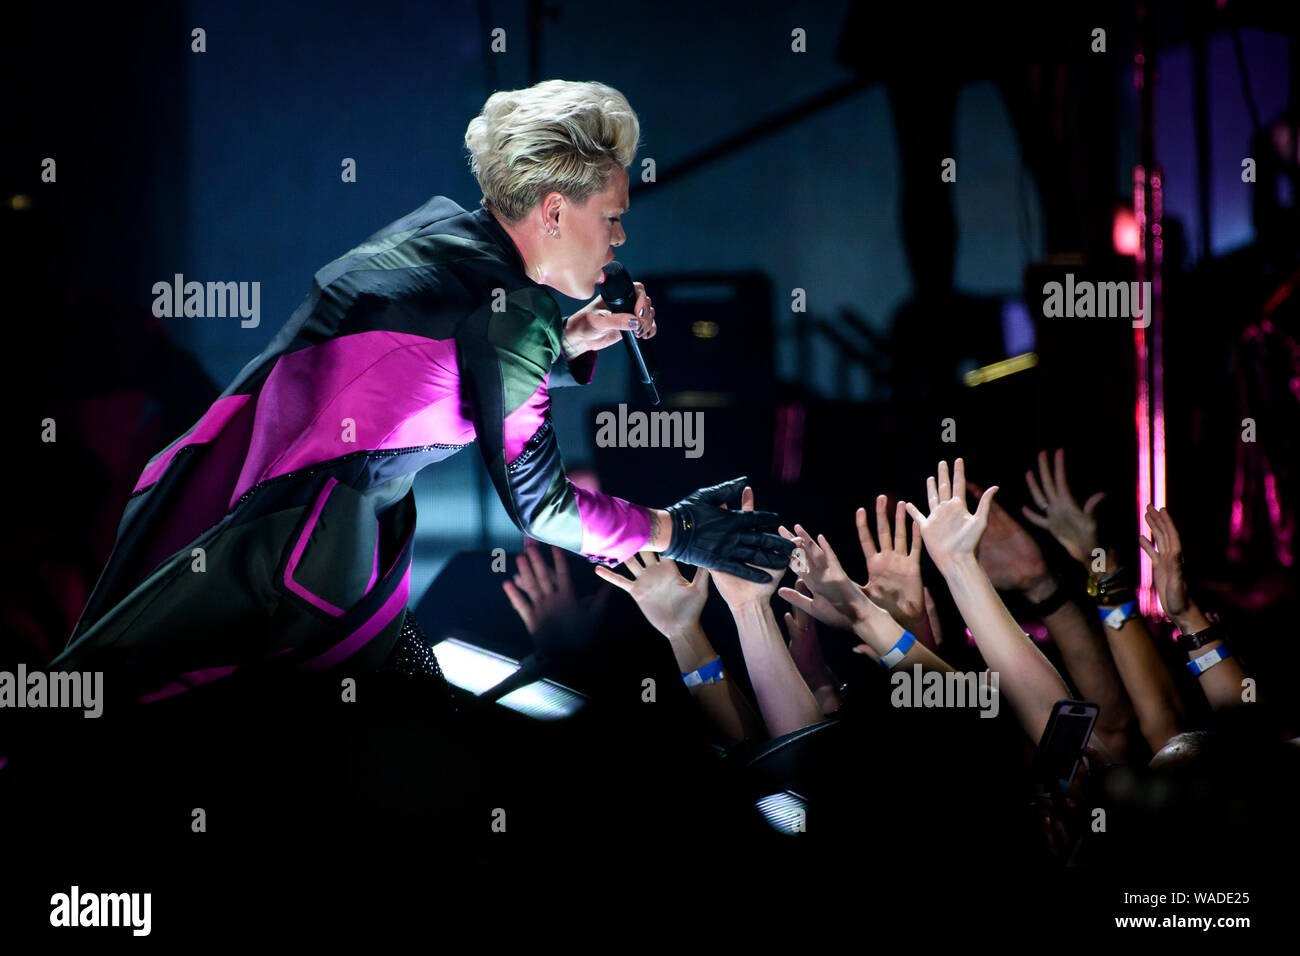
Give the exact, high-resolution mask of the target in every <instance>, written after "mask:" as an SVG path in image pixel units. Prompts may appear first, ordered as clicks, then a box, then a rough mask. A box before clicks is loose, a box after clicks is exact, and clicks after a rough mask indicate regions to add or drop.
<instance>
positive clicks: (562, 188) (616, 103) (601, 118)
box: [465, 80, 641, 222]
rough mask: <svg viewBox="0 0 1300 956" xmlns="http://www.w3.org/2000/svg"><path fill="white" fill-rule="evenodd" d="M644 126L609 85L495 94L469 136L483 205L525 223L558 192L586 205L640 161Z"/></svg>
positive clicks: (548, 86)
mask: <svg viewBox="0 0 1300 956" xmlns="http://www.w3.org/2000/svg"><path fill="white" fill-rule="evenodd" d="M640 135H641V124H640V122H639V121H638V120H637V117H636V113H635V112H633V110H632V107H631V105H629V103H628V101H627V98H626V97H625V96H623V94H622V93H620V92H619V91H618V90H616V89H614V88H613V87H610V86H606V85H605V84H604V83H594V82H587V83H579V82H574V81H570V80H546V81H544V82H542V83H538V84H537V85H536V86H530V87H529V88H528V89H525V90H503V91H498V92H496V93H493V94H492V95H491V96H489V97H488V100H487V102H486V103H484V104H483V112H482V113H480V114H479V115H478V116H476V117H474V119H472V120H470V124H469V127H468V128H467V129H466V130H465V146H466V147H467V148H468V149H469V168H470V172H472V173H473V174H474V178H475V179H477V180H478V184H479V188H480V189H482V190H483V198H482V199H481V200H480V201H479V204H480V205H482V206H484V207H486V208H489V209H494V210H495V211H496V212H498V213H500V214H501V215H502V216H503V217H505V219H506V220H507V221H509V222H518V221H519V220H520V219H522V218H523V217H524V216H525V215H527V214H528V212H529V211H530V210H531V209H532V208H533V207H534V206H536V205H537V203H538V202H540V201H541V199H542V197H543V196H546V195H547V194H548V193H551V192H553V191H556V190H558V191H559V192H561V193H563V194H564V196H565V197H566V198H568V199H569V200H570V201H571V202H574V203H582V202H585V201H586V200H587V199H588V198H590V197H591V196H594V195H595V194H596V193H599V192H602V191H603V190H604V189H605V187H606V186H607V185H608V184H609V177H610V176H611V175H612V174H613V172H614V170H615V169H616V168H617V167H616V166H615V164H616V163H617V164H618V165H620V166H623V167H627V166H630V165H631V164H632V157H633V156H635V155H636V144H637V138H638V137H639V136H640Z"/></svg>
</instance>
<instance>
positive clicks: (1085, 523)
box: [1024, 449, 1183, 753]
mask: <svg viewBox="0 0 1300 956" xmlns="http://www.w3.org/2000/svg"><path fill="white" fill-rule="evenodd" d="M1038 472H1039V476H1040V479H1041V485H1040V483H1039V480H1037V479H1035V478H1034V474H1033V472H1032V471H1027V472H1025V483H1026V484H1027V485H1028V486H1029V494H1030V495H1031V496H1032V497H1033V499H1034V501H1035V502H1036V503H1037V504H1038V506H1039V507H1040V508H1042V509H1043V511H1044V513H1043V514H1041V515H1040V514H1037V513H1035V512H1033V511H1031V510H1030V509H1029V508H1025V509H1024V514H1025V517H1026V518H1028V519H1029V521H1030V522H1031V523H1033V524H1035V525H1038V526H1039V527H1041V528H1046V529H1048V530H1049V531H1050V532H1051V533H1052V536H1053V537H1055V538H1056V540H1057V541H1058V542H1060V544H1061V546H1062V547H1063V548H1065V550H1066V551H1067V552H1069V554H1070V556H1071V557H1073V558H1074V559H1075V560H1077V561H1079V562H1080V563H1081V564H1083V565H1084V566H1085V567H1087V568H1088V569H1089V573H1090V582H1091V584H1090V592H1091V593H1093V594H1094V601H1095V603H1096V604H1097V609H1098V611H1100V615H1099V623H1100V625H1101V630H1102V631H1103V632H1104V633H1105V635H1106V642H1107V645H1108V646H1109V648H1110V655H1111V659H1112V660H1113V661H1114V662H1115V668H1116V670H1117V671H1118V672H1119V676H1120V680H1121V681H1122V682H1123V684H1124V688H1125V690H1127V692H1128V695H1129V697H1130V699H1131V701H1132V707H1133V710H1134V711H1135V712H1136V714H1137V719H1138V726H1139V727H1140V728H1141V730H1142V736H1143V737H1144V738H1145V739H1146V741H1147V744H1148V746H1150V748H1151V750H1152V752H1153V753H1154V752H1156V751H1158V750H1159V749H1160V748H1161V747H1163V746H1164V745H1165V742H1166V741H1168V740H1169V738H1170V737H1172V736H1174V735H1175V734H1177V733H1178V732H1179V730H1180V729H1181V724H1182V719H1183V701H1182V698H1181V697H1180V696H1179V693H1178V688H1177V685H1176V684H1175V683H1174V679H1173V675H1172V674H1170V673H1169V669H1168V668H1167V667H1166V666H1165V663H1164V661H1163V659H1161V657H1160V651H1159V650H1158V649H1157V647H1156V644H1155V640H1154V638H1153V637H1152V634H1151V631H1150V630H1149V629H1148V628H1147V625H1146V621H1145V620H1144V619H1143V617H1142V615H1141V613H1140V612H1139V609H1138V603H1137V595H1136V593H1135V592H1134V591H1133V588H1132V587H1131V586H1128V587H1125V586H1124V582H1125V581H1127V580H1128V579H1130V578H1132V574H1131V573H1129V572H1128V571H1126V570H1125V569H1124V568H1123V567H1122V566H1121V563H1120V560H1119V557H1118V555H1117V553H1116V551H1115V550H1114V549H1112V548H1105V547H1103V546H1102V545H1101V542H1100V540H1099V538H1098V535H1097V521H1096V519H1095V518H1094V516H1093V511H1094V510H1095V509H1096V507H1097V504H1098V503H1099V502H1100V501H1101V500H1102V499H1103V498H1105V493H1104V492H1100V491H1099V492H1096V493H1095V494H1093V495H1091V496H1090V497H1089V498H1088V500H1087V502H1086V503H1085V504H1084V506H1083V507H1082V508H1080V507H1079V505H1078V503H1077V501H1076V499H1075V497H1074V495H1073V494H1072V493H1071V492H1070V486H1069V483H1068V481H1067V478H1066V474H1065V450H1064V449H1057V451H1056V455H1055V460H1054V467H1053V469H1052V470H1050V471H1049V470H1048V467H1047V452H1046V451H1045V450H1044V451H1040V452H1039V453H1038ZM1098 551H1102V552H1103V556H1099V555H1098V554H1097V552H1098ZM1099 557H1100V560H1099ZM1038 600H1042V599H1041V598H1039V599H1038ZM1043 620H1044V623H1047V624H1048V629H1049V630H1051V629H1052V623H1053V622H1049V621H1048V617H1047V616H1044V619H1043ZM1052 636H1053V637H1054V638H1056V632H1055V631H1054V630H1053V635H1052ZM1058 643H1060V640H1059V639H1058ZM1062 650H1064V647H1063V648H1062ZM1066 667H1067V669H1068V670H1069V671H1070V674H1071V676H1073V677H1075V679H1076V682H1079V677H1078V675H1077V674H1076V670H1075V667H1074V665H1073V663H1071V662H1070V661H1069V660H1068V659H1067V661H1066ZM1093 693H1096V692H1095V691H1094V692H1093ZM1087 695H1088V692H1085V696H1087ZM1090 699H1092V700H1096V701H1097V702H1098V703H1099V704H1101V703H1102V701H1101V698H1100V697H1091V698H1090ZM1102 707H1103V710H1102V714H1101V716H1100V717H1099V719H1098V728H1099V732H1100V733H1102V734H1103V736H1104V735H1105V730H1106V728H1107V727H1110V726H1113V725H1112V724H1111V723H1110V722H1108V721H1106V720H1105V716H1106V709H1105V706H1104V705H1102ZM1107 742H1108V745H1110V746H1111V749H1112V750H1115V749H1116V747H1117V745H1118V741H1110V740H1108V741H1107Z"/></svg>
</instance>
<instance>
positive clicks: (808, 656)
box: [785, 581, 843, 714]
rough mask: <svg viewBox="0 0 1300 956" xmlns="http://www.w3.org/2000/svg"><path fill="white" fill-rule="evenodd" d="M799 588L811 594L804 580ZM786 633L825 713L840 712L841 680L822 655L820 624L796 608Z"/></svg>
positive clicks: (787, 616)
mask: <svg viewBox="0 0 1300 956" xmlns="http://www.w3.org/2000/svg"><path fill="white" fill-rule="evenodd" d="M795 588H796V589H797V590H798V591H799V593H801V594H806V595H807V594H809V592H808V586H807V585H806V584H804V583H803V582H802V581H796V582H795ZM785 631H786V633H787V634H789V635H790V656H791V657H792V658H793V659H794V664H795V667H797V668H799V673H800V674H802V675H803V679H804V683H806V684H807V685H808V687H809V689H810V690H811V691H812V692H813V696H814V697H816V698H817V703H818V704H820V705H821V709H822V713H823V714H830V713H832V712H834V711H836V710H839V709H840V705H841V704H842V703H843V700H842V699H841V698H840V692H839V686H840V685H839V681H837V680H836V679H835V675H834V674H832V673H831V670H830V668H828V667H827V666H826V659H825V658H824V657H823V656H822V648H821V637H820V635H819V634H818V633H817V622H816V621H815V620H813V618H812V615H810V614H808V612H807V611H803V610H800V609H799V608H796V609H795V610H794V613H793V614H792V613H791V612H789V611H786V612H785Z"/></svg>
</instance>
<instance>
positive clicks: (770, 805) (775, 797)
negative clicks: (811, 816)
mask: <svg viewBox="0 0 1300 956" xmlns="http://www.w3.org/2000/svg"><path fill="white" fill-rule="evenodd" d="M754 806H755V807H757V808H758V812H759V813H761V814H763V819H764V820H766V821H767V825H768V826H770V827H771V828H772V829H773V830H776V831H777V832H779V833H792V834H793V833H803V832H804V828H805V823H806V821H807V819H808V801H807V800H805V799H804V798H803V797H801V796H799V794H797V793H795V792H794V791H793V790H782V791H781V792H780V793H773V794H771V795H769V796H766V797H762V798H760V799H759V801H758V802H757V803H755V804H754Z"/></svg>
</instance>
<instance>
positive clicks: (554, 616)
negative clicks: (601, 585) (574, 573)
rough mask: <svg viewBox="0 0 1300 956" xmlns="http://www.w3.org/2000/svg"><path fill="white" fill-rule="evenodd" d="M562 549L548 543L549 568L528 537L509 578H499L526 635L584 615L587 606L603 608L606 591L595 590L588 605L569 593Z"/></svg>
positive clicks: (567, 567) (567, 570)
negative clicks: (522, 624) (512, 574)
mask: <svg viewBox="0 0 1300 956" xmlns="http://www.w3.org/2000/svg"><path fill="white" fill-rule="evenodd" d="M564 555H565V552H564V551H563V550H562V549H560V548H557V547H555V545H551V557H552V558H553V560H554V561H555V567H554V568H552V567H551V566H550V565H548V564H547V563H546V560H545V559H544V558H543V557H542V551H541V548H539V547H538V546H537V543H536V542H535V541H533V540H532V539H528V540H527V541H526V542H525V544H524V551H523V553H522V554H517V555H515V567H516V568H518V573H517V574H515V576H514V579H513V580H506V581H502V582H501V587H502V589H503V590H504V591H505V592H506V597H507V598H508V599H509V600H510V606H511V607H513V608H514V609H515V613H516V614H518V615H519V618H520V620H522V621H523V622H524V628H525V629H526V630H527V631H528V633H529V635H534V636H535V635H536V634H537V633H538V632H539V631H540V630H542V629H543V628H544V627H546V626H548V625H549V624H551V623H558V622H560V621H563V622H564V626H568V624H569V623H571V622H572V620H573V619H574V618H575V617H578V616H581V615H584V614H585V612H586V611H587V610H588V609H596V610H599V609H601V608H603V606H604V603H605V601H606V600H607V599H608V594H598V595H596V596H595V597H594V598H592V599H590V602H589V604H590V608H589V607H588V606H587V605H584V603H583V602H580V601H578V600H577V599H576V598H575V597H574V595H573V581H572V579H571V578H570V576H569V564H568V561H567V560H566V559H565V557H564Z"/></svg>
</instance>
